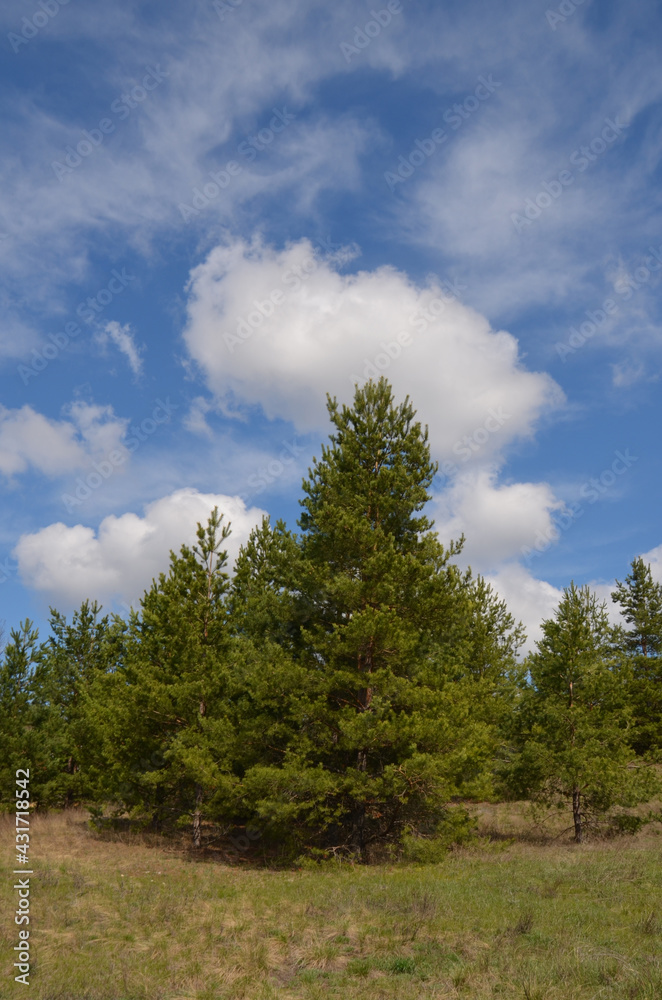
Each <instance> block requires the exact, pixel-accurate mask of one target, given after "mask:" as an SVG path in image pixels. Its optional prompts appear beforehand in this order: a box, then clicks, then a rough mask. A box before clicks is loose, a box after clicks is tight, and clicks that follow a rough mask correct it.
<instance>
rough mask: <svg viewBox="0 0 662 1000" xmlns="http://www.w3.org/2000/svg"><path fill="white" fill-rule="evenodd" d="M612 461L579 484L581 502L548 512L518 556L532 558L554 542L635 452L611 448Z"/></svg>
mask: <svg viewBox="0 0 662 1000" xmlns="http://www.w3.org/2000/svg"><path fill="white" fill-rule="evenodd" d="M614 456H615V457H614V461H613V462H612V463H611V465H610V466H609V467H608V468H607V469H603V470H602V472H601V473H600V474H599V475H597V476H591V478H590V479H587V480H586V482H585V483H584V484H583V485H582V486H581V488H580V490H579V495H580V497H581V499H582V501H583V502H582V503H580V502H578V501H575V502H574V503H571V504H569V505H568V506H566V507H565V508H564V509H563V510H562V511H555V512H554V514H553V515H552V519H551V524H550V526H549V527H548V528H547V530H546V531H541V530H540V529H539V530H538V531H537V532H536V539H535V544H534V545H533V546H529V545H524V546H522V549H521V552H522V556H523V557H524V559H525V560H526V561H530V560H531V559H535V558H536V557H537V556H540V555H542V554H543V552H546V551H547V550H548V549H549V547H550V546H551V545H552V543H553V542H558V540H559V538H560V537H561V535H562V534H563V533H564V532H565V531H568V529H569V528H571V527H572V526H573V524H576V523H577V521H578V520H579V518H580V517H583V516H584V514H585V513H586V505H587V504H594V503H596V501H598V500H599V499H600V498H601V497H603V496H604V495H605V493H608V492H609V490H610V489H611V487H612V486H613V485H614V484H615V483H616V481H617V480H618V478H619V476H624V475H625V473H626V472H627V471H628V470H629V469H631V468H632V466H633V465H634V463H635V462H638V461H639V458H638V457H637V455H631V454H630V449H629V448H626V449H625V451H624V452H622V451H617V452H614Z"/></svg>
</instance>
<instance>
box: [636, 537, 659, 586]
mask: <svg viewBox="0 0 662 1000" xmlns="http://www.w3.org/2000/svg"><path fill="white" fill-rule="evenodd" d="M641 558H642V559H643V560H644V562H645V563H648V564H649V565H650V568H651V574H652V576H653V579H654V580H656V581H657V582H658V583H662V545H657V546H656V547H655V548H654V549H650V551H648V552H644V554H643V556H642V557H641Z"/></svg>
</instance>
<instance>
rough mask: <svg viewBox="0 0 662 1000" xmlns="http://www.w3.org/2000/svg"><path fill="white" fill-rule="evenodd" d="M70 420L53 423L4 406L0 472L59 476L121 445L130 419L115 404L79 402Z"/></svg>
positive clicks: (28, 409)
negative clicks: (117, 412)
mask: <svg viewBox="0 0 662 1000" xmlns="http://www.w3.org/2000/svg"><path fill="white" fill-rule="evenodd" d="M66 412H67V415H68V416H69V418H70V419H69V420H51V419H49V418H48V417H45V416H44V415H43V414H42V413H38V412H37V411H36V410H34V409H33V408H32V407H31V406H29V405H26V406H22V407H20V409H14V410H11V409H7V408H6V407H4V406H0V472H2V473H3V474H4V475H5V476H7V477H12V476H14V475H17V474H19V473H23V472H26V471H27V470H28V469H34V470H36V471H37V472H41V473H44V474H45V475H48V476H58V475H62V474H63V473H66V472H71V471H72V470H75V469H79V468H83V467H84V466H85V465H87V464H88V463H89V462H90V461H91V460H92V459H93V458H95V457H97V456H99V455H102V454H104V453H106V452H108V451H111V450H112V449H114V448H117V447H118V446H119V445H120V442H121V439H122V437H123V435H124V431H125V429H126V425H127V421H126V420H122V419H120V418H118V417H116V416H115V414H114V412H113V408H112V406H98V405H93V404H89V403H83V402H76V403H73V404H71V405H70V406H69V407H68V408H67V410H66Z"/></svg>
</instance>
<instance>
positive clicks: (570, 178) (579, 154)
mask: <svg viewBox="0 0 662 1000" xmlns="http://www.w3.org/2000/svg"><path fill="white" fill-rule="evenodd" d="M629 125H630V123H629V122H621V121H619V119H618V115H616V120H615V121H614V120H613V119H612V118H605V127H604V128H603V129H602V131H601V133H600V135H597V136H596V137H595V138H594V139H592V140H591V142H590V143H589V144H588V145H586V146H580V147H579V149H575V150H573V151H572V153H571V154H570V157H569V161H570V163H571V164H572V166H573V167H576V168H577V173H580V174H582V173H584V171H585V170H587V169H588V168H589V167H590V166H591V164H592V163H595V161H596V160H597V159H599V157H600V156H602V154H603V153H605V152H606V151H607V150H608V149H609V147H610V146H611V145H612V144H613V143H615V142H616V141H617V139H620V138H621V136H622V134H623V132H624V131H625V129H626V128H628V127H629ZM574 181H575V175H574V174H573V172H572V170H567V169H566V170H560V171H559V173H558V174H557V175H556V178H555V179H553V180H551V181H544V182H543V185H542V190H541V191H539V192H538V194H537V195H536V196H535V197H534V198H527V199H526V200H525V202H524V214H523V215H522V214H521V213H520V212H511V215H510V221H511V222H512V224H513V225H514V227H515V231H516V232H517V233H522V232H524V231H525V230H526V229H527V228H528V227H529V226H532V225H533V223H534V221H535V220H536V219H539V218H540V216H541V215H542V213H543V212H544V211H546V210H547V209H548V208H550V207H551V206H552V205H553V204H554V202H555V201H558V199H559V198H560V197H561V195H562V194H563V192H564V191H565V190H566V188H568V187H570V185H571V184H573V183H574Z"/></svg>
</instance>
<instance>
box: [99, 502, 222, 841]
mask: <svg viewBox="0 0 662 1000" xmlns="http://www.w3.org/2000/svg"><path fill="white" fill-rule="evenodd" d="M229 531H230V527H229V525H226V526H223V525H222V515H219V513H218V510H217V509H216V508H215V509H214V510H213V511H212V513H211V515H210V518H209V521H208V523H207V525H206V526H205V527H203V526H202V525H201V524H199V525H198V529H197V539H198V541H197V544H196V545H194V546H193V547H188V546H182V549H181V552H180V554H179V555H178V556H177V555H175V554H174V553H171V555H170V570H169V573H168V575H167V576H166V575H165V574H163V573H162V574H161V575H160V577H159V579H158V581H154V583H153V585H152V587H151V589H150V590H149V591H148V592H146V594H145V595H144V597H143V598H142V600H141V607H140V612H139V613H133V614H132V616H131V620H130V623H129V630H128V636H127V642H126V653H125V659H124V662H123V663H122V664H121V666H120V668H119V669H116V670H114V671H113V672H111V673H108V674H106V675H105V676H104V677H102V678H100V680H99V683H98V684H97V686H96V689H95V691H94V705H95V711H94V713H93V714H94V726H95V728H96V731H97V733H98V735H99V741H100V745H101V748H102V752H101V757H102V759H103V760H104V761H105V762H106V793H107V794H109V795H111V796H114V797H115V798H116V800H117V801H118V804H119V807H120V810H123V809H125V808H128V809H129V810H130V811H131V813H132V814H133V815H134V816H143V817H146V818H148V819H149V820H150V821H151V823H152V825H153V826H154V827H156V828H160V827H162V826H172V825H174V824H176V823H178V822H179V821H181V820H183V821H185V822H187V823H190V825H191V830H192V840H193V845H194V847H196V848H198V847H200V846H201V843H202V822H203V818H204V815H205V811H206V809H207V808H208V806H209V802H210V800H211V799H212V798H213V797H214V795H218V794H219V790H220V789H221V788H225V789H226V791H227V789H228V788H230V787H231V784H232V782H231V779H230V778H229V771H228V767H227V758H228V754H229V752H230V750H229V748H230V747H231V744H232V732H231V727H230V725H229V722H228V716H227V712H226V708H225V697H224V696H225V694H226V692H227V666H226V663H225V658H226V654H227V646H228V639H227V607H226V596H227V592H228V574H227V572H226V571H225V565H226V562H227V553H226V552H225V551H224V550H223V549H222V545H223V543H224V541H225V540H226V538H227V537H228V534H229Z"/></svg>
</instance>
